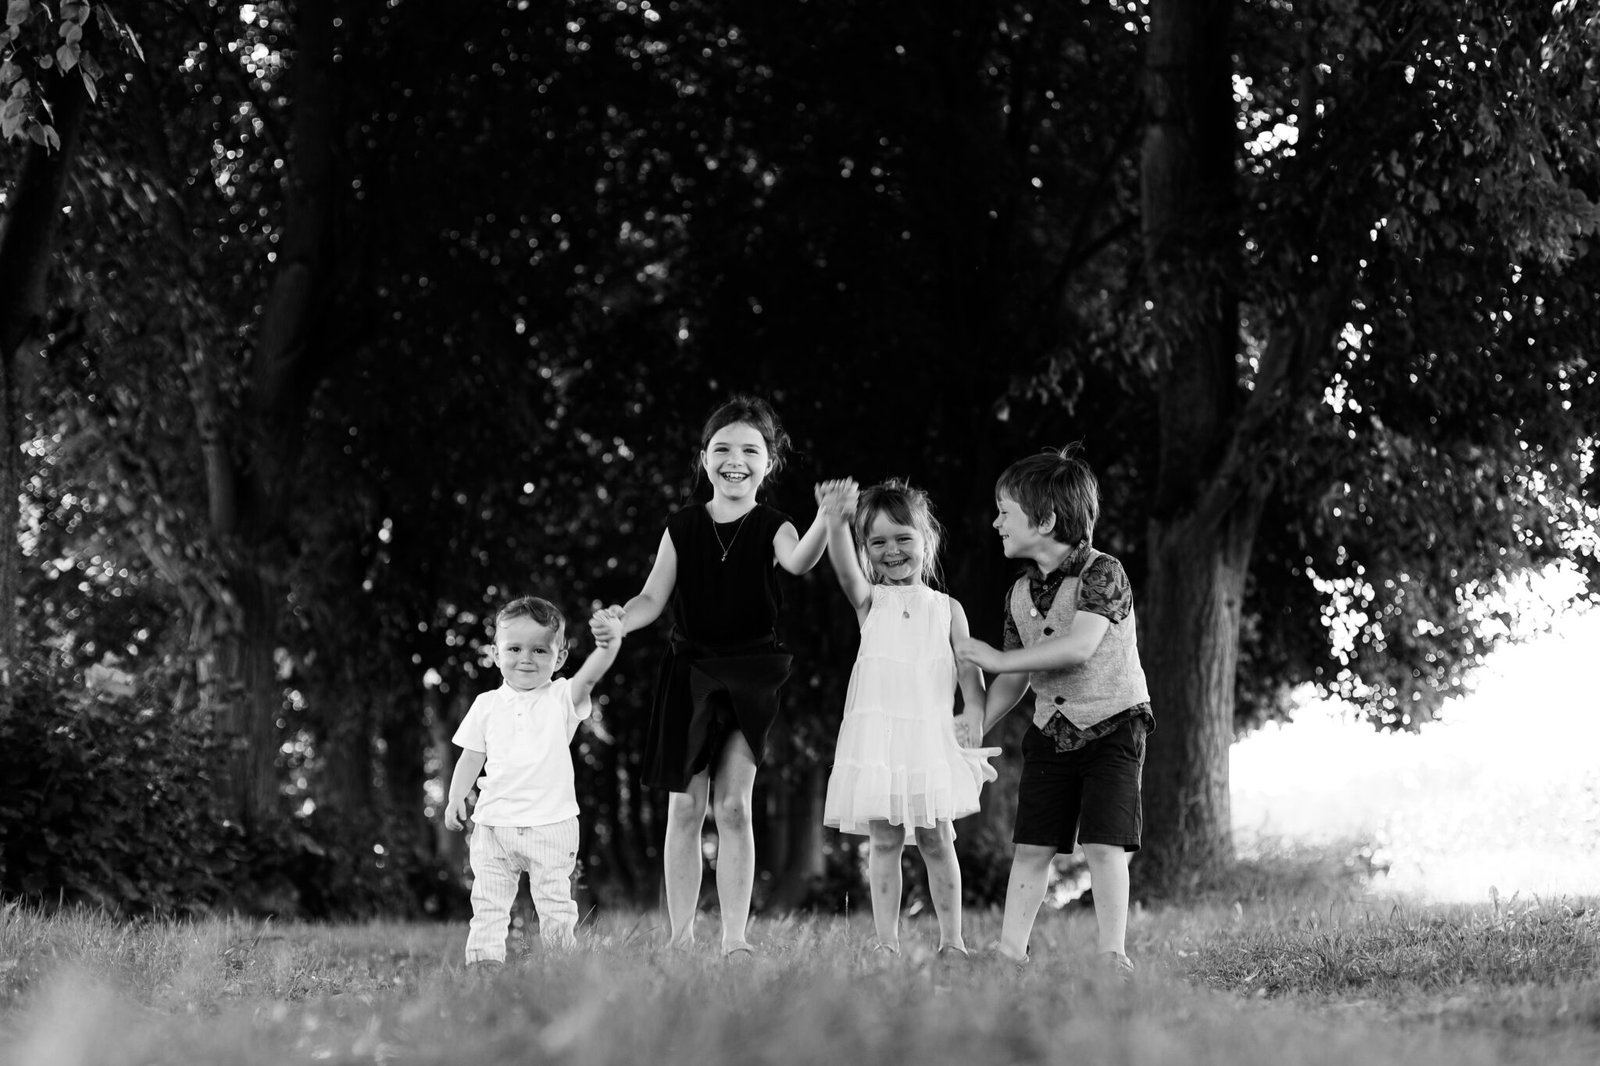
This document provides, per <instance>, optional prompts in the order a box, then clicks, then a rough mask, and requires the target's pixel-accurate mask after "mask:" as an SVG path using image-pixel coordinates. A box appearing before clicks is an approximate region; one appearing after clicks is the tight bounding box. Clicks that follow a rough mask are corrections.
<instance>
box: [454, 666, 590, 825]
mask: <svg viewBox="0 0 1600 1066" xmlns="http://www.w3.org/2000/svg"><path fill="white" fill-rule="evenodd" d="M592 710H593V705H592V704H591V703H590V702H589V701H588V700H584V701H583V706H581V707H575V706H573V704H572V680H571V679H570V678H565V677H563V678H560V679H559V680H556V681H552V682H550V683H549V684H548V685H544V686H541V687H540V688H536V689H534V690H533V691H532V692H518V691H517V690H516V689H514V688H512V687H511V686H510V685H501V686H500V687H499V688H497V689H495V690H494V691H493V692H485V693H483V694H482V695H480V696H479V697H478V698H477V699H475V700H473V701H472V708H471V709H470V710H468V711H467V716H466V717H465V718H463V719H462V720H461V725H460V727H459V728H458V729H457V730H456V735H455V736H454V737H452V738H451V740H452V741H453V742H454V743H455V744H456V745H458V746H460V747H462V748H470V749H471V750H473V751H481V752H483V753H484V754H485V755H486V756H487V760H486V761H485V763H484V772H485V773H486V774H487V775H488V777H487V778H486V779H485V780H484V782H483V792H482V794H481V795H480V796H479V797H478V806H477V807H476V808H474V810H473V812H472V819H473V821H475V822H477V823H479V824H480V825H494V826H529V825H549V824H551V823H552V822H560V821H564V820H566V819H568V818H572V817H574V816H576V815H577V813H578V794H577V789H576V788H575V787H574V785H573V777H572V748H571V744H572V735H573V734H574V733H576V732H577V731H578V723H579V722H581V721H583V720H584V719H585V718H587V717H589V713H590V711H592Z"/></svg>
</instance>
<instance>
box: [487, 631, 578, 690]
mask: <svg viewBox="0 0 1600 1066" xmlns="http://www.w3.org/2000/svg"><path fill="white" fill-rule="evenodd" d="M566 659H567V649H566V648H565V647H564V646H563V645H562V642H561V640H560V638H559V637H558V636H557V635H556V632H555V630H553V629H551V628H549V627H548V626H542V625H540V624H539V623H538V622H535V621H534V620H533V619H532V618H513V619H511V620H510V621H508V622H506V623H505V624H503V625H501V626H500V627H499V629H498V630H497V632H496V633H495V636H494V662H495V665H496V666H498V667H499V668H500V676H501V677H503V678H504V679H505V682H506V684H508V685H510V686H511V687H512V688H514V689H516V690H517V691H518V692H532V691H533V690H534V689H536V688H539V687H540V686H542V685H546V684H549V682H550V679H551V678H552V677H553V676H555V672H556V671H557V670H559V669H561V664H562V663H563V662H565V661H566Z"/></svg>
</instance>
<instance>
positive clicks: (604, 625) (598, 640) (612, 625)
mask: <svg viewBox="0 0 1600 1066" xmlns="http://www.w3.org/2000/svg"><path fill="white" fill-rule="evenodd" d="M625 615H626V612H625V611H624V610H623V609H622V608H621V607H620V606H618V605H617V604H612V605H611V606H610V607H602V608H600V609H599V610H597V611H595V612H594V614H592V615H590V616H589V632H590V633H591V634H593V635H594V642H595V646H596V647H601V648H609V647H611V641H612V639H613V638H614V639H617V640H621V639H622V635H623V632H624V631H625V629H624V626H623V624H622V620H623V618H624V617H625Z"/></svg>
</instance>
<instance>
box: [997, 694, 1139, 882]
mask: <svg viewBox="0 0 1600 1066" xmlns="http://www.w3.org/2000/svg"><path fill="white" fill-rule="evenodd" d="M1144 735H1145V724H1144V720H1143V719H1142V718H1131V719H1129V720H1128V722H1127V723H1126V724H1125V725H1123V726H1122V727H1121V728H1119V729H1117V730H1115V731H1113V732H1111V733H1108V734H1106V735H1105V736H1103V737H1101V738H1100V739H1099V740H1091V741H1090V742H1089V743H1088V744H1086V745H1085V746H1083V747H1081V748H1079V749H1078V750H1077V751H1056V746H1055V742H1054V741H1053V740H1051V739H1050V738H1049V737H1047V736H1045V735H1044V734H1043V733H1042V732H1040V731H1039V727H1038V726H1033V725H1030V726H1029V727H1028V732H1027V734H1026V735H1024V736H1023V738H1022V783H1021V785H1020V787H1019V788H1018V790H1017V825H1016V829H1015V830H1014V831H1013V832H1012V834H1011V839H1012V841H1013V842H1014V843H1017V844H1032V845H1037V846H1040V847H1047V848H1055V849H1056V850H1057V851H1061V852H1069V851H1072V850H1073V848H1074V847H1075V846H1076V845H1077V844H1079V843H1083V844H1114V845H1117V844H1119V845H1121V846H1122V847H1124V848H1126V849H1127V850H1128V851H1138V850H1139V843H1140V838H1141V835H1142V834H1143V831H1144V807H1143V805H1142V804H1141V802H1140V799H1139V789H1140V784H1141V781H1142V778H1143V776H1144Z"/></svg>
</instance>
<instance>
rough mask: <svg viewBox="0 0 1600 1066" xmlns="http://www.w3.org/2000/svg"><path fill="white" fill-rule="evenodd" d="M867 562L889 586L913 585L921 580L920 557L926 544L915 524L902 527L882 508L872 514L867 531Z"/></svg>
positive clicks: (924, 552)
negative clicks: (870, 523)
mask: <svg viewBox="0 0 1600 1066" xmlns="http://www.w3.org/2000/svg"><path fill="white" fill-rule="evenodd" d="M866 547H867V561H868V562H870V563H871V564H872V569H873V571H874V572H876V573H877V574H878V575H879V576H880V577H882V578H883V580H884V581H885V582H887V583H888V584H890V585H915V584H917V583H919V582H920V581H921V580H922V559H923V556H924V554H926V551H927V546H926V545H925V544H924V543H923V540H922V534H921V533H920V532H919V531H918V530H917V529H916V527H914V526H902V525H901V524H900V523H898V522H896V521H895V520H894V519H892V518H890V517H889V516H888V515H887V514H885V513H884V512H883V511H879V512H878V513H877V514H875V515H873V517H872V525H871V527H870V528H868V530H867V544H866Z"/></svg>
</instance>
